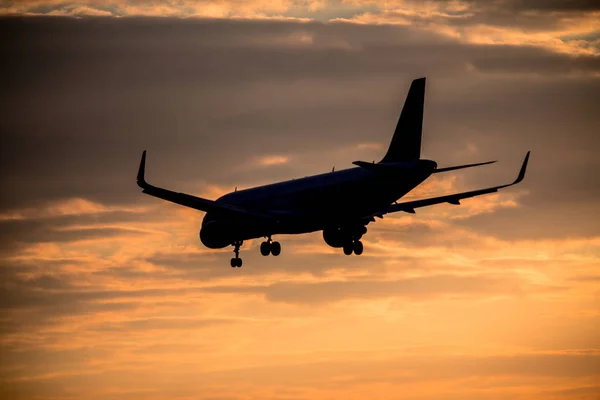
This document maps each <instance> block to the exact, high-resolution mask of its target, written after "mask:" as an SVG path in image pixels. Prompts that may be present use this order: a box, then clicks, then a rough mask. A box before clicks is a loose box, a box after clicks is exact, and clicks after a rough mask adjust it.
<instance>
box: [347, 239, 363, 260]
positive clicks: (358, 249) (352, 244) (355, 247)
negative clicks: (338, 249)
mask: <svg viewBox="0 0 600 400" xmlns="http://www.w3.org/2000/svg"><path fill="white" fill-rule="evenodd" d="M343 249H344V254H345V255H347V256H349V255H351V254H352V253H354V254H356V255H357V256H360V255H361V254H362V253H363V244H362V242H361V241H360V240H353V241H349V242H346V243H345V244H344V246H343Z"/></svg>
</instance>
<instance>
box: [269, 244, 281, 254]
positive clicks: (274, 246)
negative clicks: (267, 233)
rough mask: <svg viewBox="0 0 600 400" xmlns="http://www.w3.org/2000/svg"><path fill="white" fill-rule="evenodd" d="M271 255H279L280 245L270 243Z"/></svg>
mask: <svg viewBox="0 0 600 400" xmlns="http://www.w3.org/2000/svg"><path fill="white" fill-rule="evenodd" d="M271 254H273V255H274V256H278V255H279V254H281V244H280V243H279V242H273V243H271Z"/></svg>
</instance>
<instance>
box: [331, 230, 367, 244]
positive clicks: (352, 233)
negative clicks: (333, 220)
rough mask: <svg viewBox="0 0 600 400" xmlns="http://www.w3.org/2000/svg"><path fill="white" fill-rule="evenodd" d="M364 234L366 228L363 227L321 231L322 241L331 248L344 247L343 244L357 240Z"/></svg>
mask: <svg viewBox="0 0 600 400" xmlns="http://www.w3.org/2000/svg"><path fill="white" fill-rule="evenodd" d="M365 233H367V227H366V226H363V225H360V226H354V227H344V228H340V227H337V228H326V229H323V240H325V243H327V244H328V245H329V246H331V247H344V243H347V242H349V241H352V240H359V239H360V238H361V237H362V235H364V234H365Z"/></svg>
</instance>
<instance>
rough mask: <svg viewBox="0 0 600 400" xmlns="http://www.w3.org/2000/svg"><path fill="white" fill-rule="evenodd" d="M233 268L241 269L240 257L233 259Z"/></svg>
mask: <svg viewBox="0 0 600 400" xmlns="http://www.w3.org/2000/svg"><path fill="white" fill-rule="evenodd" d="M230 264H231V268H235V267H238V268H239V267H241V266H242V259H241V258H239V257H235V258H232V259H231V263H230Z"/></svg>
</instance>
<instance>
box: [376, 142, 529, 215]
mask: <svg viewBox="0 0 600 400" xmlns="http://www.w3.org/2000/svg"><path fill="white" fill-rule="evenodd" d="M529 153H530V152H529V151H528V152H527V155H526V156H525V160H524V161H523V165H522V166H521V170H520V171H519V176H518V177H517V179H516V180H515V181H514V182H512V183H509V184H507V185H500V186H493V187H489V188H485V189H478V190H472V191H470V192H462V193H455V194H450V195H446V196H440V197H432V198H429V199H422V200H414V201H406V202H404V203H397V204H392V205H390V206H389V207H388V208H387V209H386V210H382V211H381V212H379V213H375V214H374V216H377V217H382V216H383V214H388V213H392V212H397V211H404V212H408V213H411V214H412V213H414V212H415V208H419V207H426V206H432V205H434V204H440V203H450V204H460V200H463V199H468V198H469V197H475V196H480V195H482V194H488V193H494V192H497V191H498V190H499V189H502V188H505V187H509V186H512V185H516V184H517V183H519V182H521V181H522V180H523V178H524V177H525V171H526V169H527V162H528V161H529Z"/></svg>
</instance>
